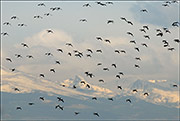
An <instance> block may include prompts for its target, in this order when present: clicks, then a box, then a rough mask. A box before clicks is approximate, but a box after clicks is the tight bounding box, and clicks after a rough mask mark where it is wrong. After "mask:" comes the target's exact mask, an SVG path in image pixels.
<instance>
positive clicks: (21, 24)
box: [18, 23, 27, 27]
mask: <svg viewBox="0 0 180 121" xmlns="http://www.w3.org/2000/svg"><path fill="white" fill-rule="evenodd" d="M18 26H19V27H23V26H27V25H26V24H23V23H19V24H18Z"/></svg>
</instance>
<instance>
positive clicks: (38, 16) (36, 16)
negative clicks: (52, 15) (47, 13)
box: [34, 15, 43, 19]
mask: <svg viewBox="0 0 180 121" xmlns="http://www.w3.org/2000/svg"><path fill="white" fill-rule="evenodd" d="M34 18H35V19H39V18H40V19H42V18H43V17H42V16H40V15H34Z"/></svg>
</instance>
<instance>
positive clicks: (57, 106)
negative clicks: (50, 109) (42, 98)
mask: <svg viewBox="0 0 180 121" xmlns="http://www.w3.org/2000/svg"><path fill="white" fill-rule="evenodd" d="M57 108H59V109H61V110H64V107H63V106H60V105H56V106H55V109H57Z"/></svg>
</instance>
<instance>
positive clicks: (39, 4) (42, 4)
mask: <svg viewBox="0 0 180 121" xmlns="http://www.w3.org/2000/svg"><path fill="white" fill-rule="evenodd" d="M37 6H44V7H45V6H46V5H45V4H44V3H38V5H37Z"/></svg>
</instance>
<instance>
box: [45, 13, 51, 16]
mask: <svg viewBox="0 0 180 121" xmlns="http://www.w3.org/2000/svg"><path fill="white" fill-rule="evenodd" d="M44 16H52V14H50V13H45V14H44Z"/></svg>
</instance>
